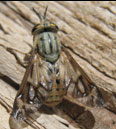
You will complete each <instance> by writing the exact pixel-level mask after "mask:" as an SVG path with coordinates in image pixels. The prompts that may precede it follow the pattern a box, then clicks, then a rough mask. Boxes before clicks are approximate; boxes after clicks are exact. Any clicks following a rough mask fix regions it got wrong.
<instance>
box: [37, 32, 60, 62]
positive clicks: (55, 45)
mask: <svg viewBox="0 0 116 129" xmlns="http://www.w3.org/2000/svg"><path fill="white" fill-rule="evenodd" d="M38 42H39V43H38V46H39V52H40V54H41V55H42V56H43V57H44V58H45V59H46V60H47V61H49V62H55V61H56V60H57V59H58V57H59V54H60V49H61V48H60V47H61V45H60V41H59V38H58V36H57V35H56V33H53V32H43V33H41V34H40V35H39V41H38Z"/></svg>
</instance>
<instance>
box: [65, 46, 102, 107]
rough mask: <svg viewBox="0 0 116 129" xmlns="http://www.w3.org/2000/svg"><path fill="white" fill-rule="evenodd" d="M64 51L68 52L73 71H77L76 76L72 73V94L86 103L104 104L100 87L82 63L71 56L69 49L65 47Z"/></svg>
mask: <svg viewBox="0 0 116 129" xmlns="http://www.w3.org/2000/svg"><path fill="white" fill-rule="evenodd" d="M62 49H63V52H64V53H65V54H66V56H67V58H68V59H69V63H70V64H71V67H72V69H73V71H72V72H71V73H75V74H74V77H73V74H72V84H73V85H72V87H71V86H70V87H71V88H70V87H69V89H71V90H72V89H73V90H72V96H73V97H74V98H75V99H78V100H80V101H81V102H83V103H84V104H87V105H90V106H97V105H98V106H101V105H104V99H103V96H102V94H101V92H100V90H99V88H98V87H96V85H95V84H94V83H93V82H92V80H91V79H90V78H89V77H88V75H87V74H86V73H85V72H84V70H83V69H82V68H81V67H80V65H79V64H78V63H77V62H76V61H75V59H74V58H73V57H72V56H71V54H70V53H69V52H68V50H67V49H66V48H65V47H63V48H62ZM69 91H70V90H69Z"/></svg>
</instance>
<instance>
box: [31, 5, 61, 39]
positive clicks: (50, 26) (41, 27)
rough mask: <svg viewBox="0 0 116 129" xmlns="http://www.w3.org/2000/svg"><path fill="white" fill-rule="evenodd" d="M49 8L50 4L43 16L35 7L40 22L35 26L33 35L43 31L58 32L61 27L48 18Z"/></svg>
mask: <svg viewBox="0 0 116 129" xmlns="http://www.w3.org/2000/svg"><path fill="white" fill-rule="evenodd" d="M47 9H48V6H47V7H46V10H45V12H44V16H43V17H41V16H40V15H39V14H38V13H37V12H36V10H35V9H33V10H34V12H35V13H36V14H37V15H38V17H39V19H40V24H36V25H35V26H34V27H33V28H32V34H33V36H35V35H36V34H40V33H42V32H54V33H57V32H58V30H59V28H58V26H57V25H56V24H54V23H50V22H49V21H47V19H46V13H47Z"/></svg>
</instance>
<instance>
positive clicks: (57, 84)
mask: <svg viewBox="0 0 116 129" xmlns="http://www.w3.org/2000/svg"><path fill="white" fill-rule="evenodd" d="M34 12H35V13H36V14H37V15H38V17H39V19H40V24H37V25H35V26H34V27H33V29H32V35H33V49H32V53H31V56H30V60H29V63H28V66H27V68H26V72H25V74H24V77H23V80H22V83H21V86H20V88H19V90H18V92H17V95H16V97H15V100H14V105H13V111H12V113H11V116H10V119H9V123H10V128H11V129H22V128H23V127H25V121H26V120H27V119H28V117H29V116H31V115H32V114H33V113H36V112H37V111H38V109H39V108H40V107H41V106H42V105H47V106H50V107H52V106H56V105H58V104H59V103H61V102H62V100H63V97H64V96H65V95H66V94H67V90H68V88H69V87H70V85H71V84H74V85H75V88H74V90H73V95H74V94H76V96H77V97H87V96H88V95H89V94H90V92H91V91H92V89H93V88H94V87H95V84H94V83H93V82H92V81H91V79H90V78H89V77H88V76H87V74H86V73H85V72H84V71H83V69H82V68H81V67H80V66H79V64H78V63H77V62H76V61H75V59H74V58H73V57H72V55H71V54H70V52H69V51H68V50H67V48H65V46H64V45H63V43H62V42H60V39H59V37H58V34H57V32H58V31H59V28H58V26H57V25H56V24H54V23H51V22H49V21H48V20H47V19H46V12H47V7H46V10H45V13H44V15H43V17H41V16H40V15H39V14H38V13H37V12H36V10H35V9H34ZM91 99H92V97H91ZM91 101H93V100H91Z"/></svg>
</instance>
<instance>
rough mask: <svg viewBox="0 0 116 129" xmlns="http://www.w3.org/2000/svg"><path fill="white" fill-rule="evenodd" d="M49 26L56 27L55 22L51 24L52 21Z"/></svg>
mask: <svg viewBox="0 0 116 129" xmlns="http://www.w3.org/2000/svg"><path fill="white" fill-rule="evenodd" d="M50 26H51V27H55V28H56V29H58V26H57V25H55V24H53V23H51V24H50Z"/></svg>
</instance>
